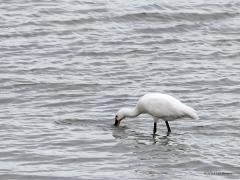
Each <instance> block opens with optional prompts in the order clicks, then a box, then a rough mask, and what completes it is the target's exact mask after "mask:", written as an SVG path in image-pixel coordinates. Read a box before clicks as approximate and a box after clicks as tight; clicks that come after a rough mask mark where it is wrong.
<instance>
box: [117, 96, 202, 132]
mask: <svg viewBox="0 0 240 180" xmlns="http://www.w3.org/2000/svg"><path fill="white" fill-rule="evenodd" d="M143 113H146V114H150V115H152V117H153V121H154V126H153V135H155V134H156V131H157V122H158V120H159V119H161V120H163V121H165V123H166V126H167V130H168V133H167V135H169V134H170V133H171V128H170V126H169V123H168V121H173V120H176V119H179V118H184V117H188V118H192V119H198V115H197V113H196V111H195V110H194V109H193V108H191V107H189V106H187V105H185V104H183V103H182V102H180V101H179V100H178V99H176V98H174V97H172V96H170V95H167V94H161V93H148V94H146V95H144V96H142V97H141V98H140V99H139V101H138V103H137V105H136V106H135V107H134V108H122V109H120V110H119V111H118V112H117V114H116V116H115V124H114V125H115V126H119V124H120V122H121V120H123V119H124V118H126V117H136V116H138V115H139V114H143Z"/></svg>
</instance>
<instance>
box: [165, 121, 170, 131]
mask: <svg viewBox="0 0 240 180" xmlns="http://www.w3.org/2000/svg"><path fill="white" fill-rule="evenodd" d="M165 123H166V126H167V130H168V134H170V133H171V128H170V126H169V124H168V121H165Z"/></svg>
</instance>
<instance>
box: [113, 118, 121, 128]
mask: <svg viewBox="0 0 240 180" xmlns="http://www.w3.org/2000/svg"><path fill="white" fill-rule="evenodd" d="M119 124H120V121H118V120H117V118H115V123H114V126H119Z"/></svg>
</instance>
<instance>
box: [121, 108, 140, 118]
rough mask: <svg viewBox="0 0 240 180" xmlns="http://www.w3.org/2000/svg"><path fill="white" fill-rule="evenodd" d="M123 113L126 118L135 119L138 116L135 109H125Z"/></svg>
mask: <svg viewBox="0 0 240 180" xmlns="http://www.w3.org/2000/svg"><path fill="white" fill-rule="evenodd" d="M124 111H125V112H124V114H125V116H126V117H136V116H138V115H139V114H140V112H139V110H138V109H137V108H136V107H134V108H126V109H125V110H124Z"/></svg>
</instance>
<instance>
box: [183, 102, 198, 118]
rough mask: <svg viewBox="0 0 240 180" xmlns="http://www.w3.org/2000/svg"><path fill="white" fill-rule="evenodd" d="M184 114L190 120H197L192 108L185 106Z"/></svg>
mask: <svg viewBox="0 0 240 180" xmlns="http://www.w3.org/2000/svg"><path fill="white" fill-rule="evenodd" d="M185 114H186V116H188V117H190V118H192V119H195V120H197V119H199V117H198V114H197V112H196V111H195V110H194V109H193V108H191V107H189V106H187V105H186V108H185Z"/></svg>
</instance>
